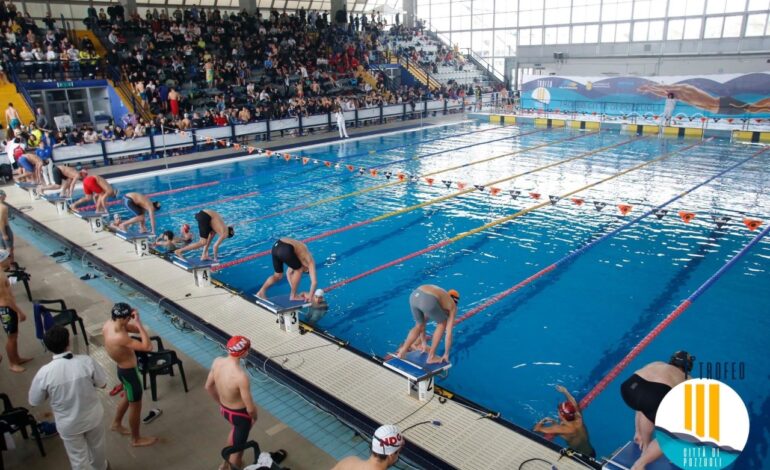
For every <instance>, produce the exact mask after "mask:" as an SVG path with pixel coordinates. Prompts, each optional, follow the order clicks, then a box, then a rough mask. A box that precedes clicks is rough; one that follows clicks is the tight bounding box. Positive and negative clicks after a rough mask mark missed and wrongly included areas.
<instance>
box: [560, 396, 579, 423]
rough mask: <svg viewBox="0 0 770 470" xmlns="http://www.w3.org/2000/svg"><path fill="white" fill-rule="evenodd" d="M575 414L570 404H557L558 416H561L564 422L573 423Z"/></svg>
mask: <svg viewBox="0 0 770 470" xmlns="http://www.w3.org/2000/svg"><path fill="white" fill-rule="evenodd" d="M576 414H577V410H576V409H575V405H573V404H572V403H571V402H568V401H563V402H561V403H559V415H561V417H562V418H564V419H565V420H567V421H575V415H576Z"/></svg>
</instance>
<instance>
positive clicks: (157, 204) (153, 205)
mask: <svg viewBox="0 0 770 470" xmlns="http://www.w3.org/2000/svg"><path fill="white" fill-rule="evenodd" d="M152 207H154V208H155V210H156V211H159V210H160V203H159V202H158V201H154V202H153V203H152Z"/></svg>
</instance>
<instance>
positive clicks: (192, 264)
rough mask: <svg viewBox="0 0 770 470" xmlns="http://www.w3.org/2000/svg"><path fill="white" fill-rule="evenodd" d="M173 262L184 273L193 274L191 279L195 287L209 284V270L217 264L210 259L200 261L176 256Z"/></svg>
mask: <svg viewBox="0 0 770 470" xmlns="http://www.w3.org/2000/svg"><path fill="white" fill-rule="evenodd" d="M173 262H174V264H175V265H177V266H179V267H180V268H182V269H184V270H185V271H188V272H192V273H193V278H194V279H195V285H196V286H197V287H203V286H207V285H209V284H211V268H212V267H213V266H216V265H217V264H218V263H217V262H216V261H214V260H211V259H207V260H203V261H201V259H200V258H197V257H196V258H180V257H178V256H174V259H173Z"/></svg>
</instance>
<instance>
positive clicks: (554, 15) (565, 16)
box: [545, 0, 570, 24]
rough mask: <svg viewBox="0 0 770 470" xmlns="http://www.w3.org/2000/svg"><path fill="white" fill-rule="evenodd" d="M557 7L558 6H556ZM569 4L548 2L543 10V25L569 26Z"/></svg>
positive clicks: (550, 0)
mask: <svg viewBox="0 0 770 470" xmlns="http://www.w3.org/2000/svg"><path fill="white" fill-rule="evenodd" d="M557 5H559V6H557ZM569 22H570V2H569V1H567V2H566V3H565V2H563V1H561V0H548V3H547V6H546V8H545V24H569Z"/></svg>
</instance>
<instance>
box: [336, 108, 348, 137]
mask: <svg viewBox="0 0 770 470" xmlns="http://www.w3.org/2000/svg"><path fill="white" fill-rule="evenodd" d="M334 117H335V118H336V119H337V129H339V130H340V139H347V138H348V130H347V129H346V128H345V113H343V112H342V108H340V107H338V108H337V112H336V113H334Z"/></svg>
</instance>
